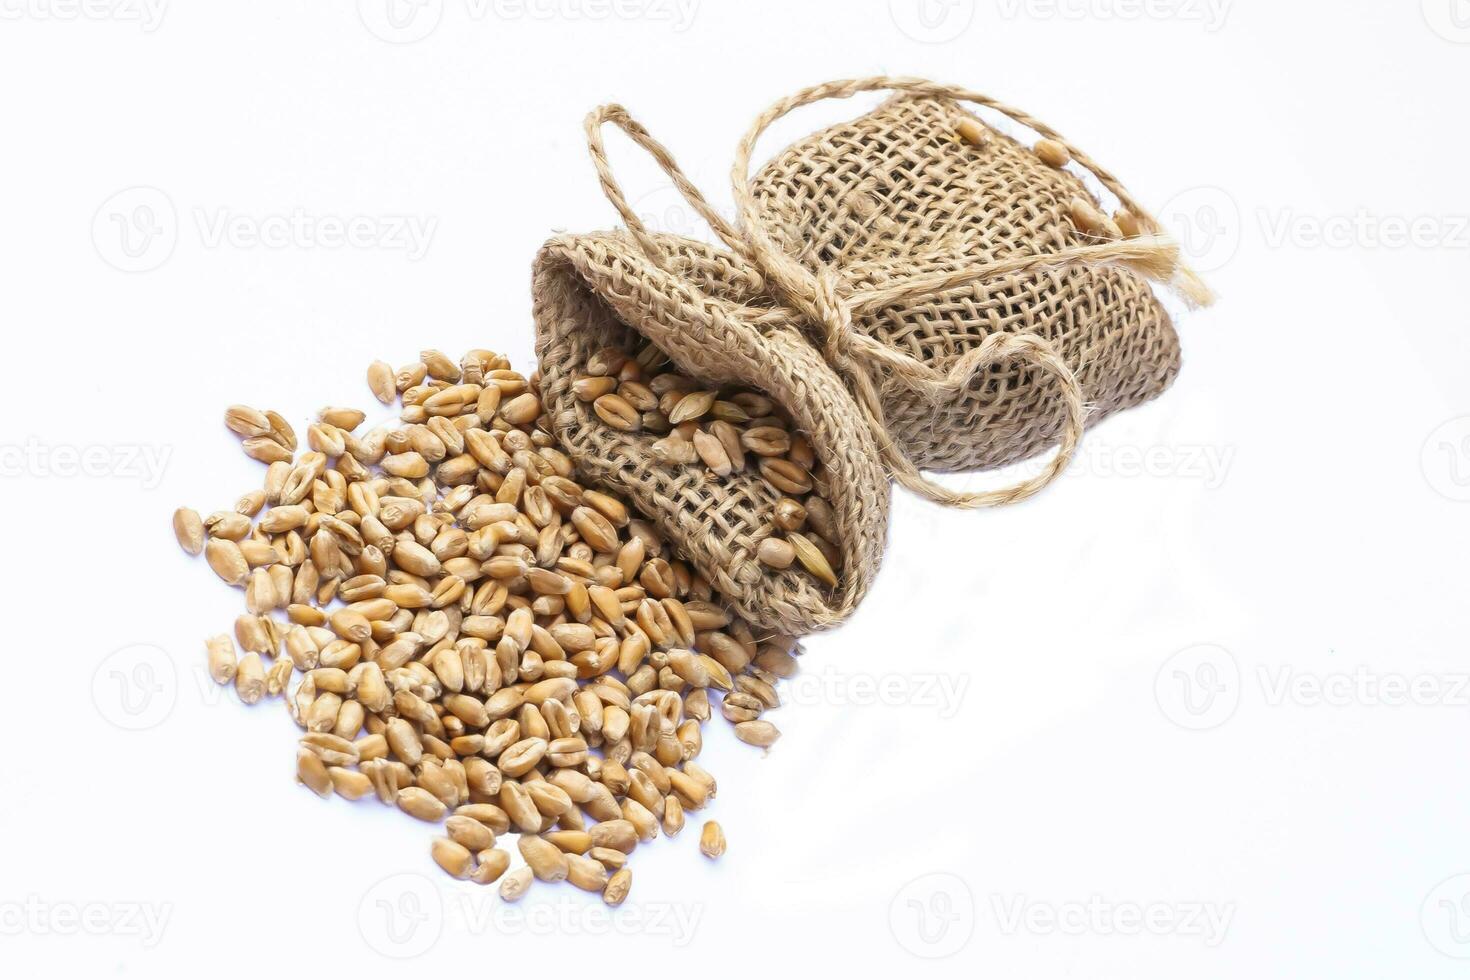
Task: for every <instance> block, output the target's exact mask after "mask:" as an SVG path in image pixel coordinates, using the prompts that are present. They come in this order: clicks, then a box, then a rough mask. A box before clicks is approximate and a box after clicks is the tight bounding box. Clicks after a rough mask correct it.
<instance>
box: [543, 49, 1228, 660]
mask: <svg viewBox="0 0 1470 980" xmlns="http://www.w3.org/2000/svg"><path fill="white" fill-rule="evenodd" d="M876 90H893V91H894V92H896V93H897V94H896V95H895V96H894V97H893V98H892V99H890V100H888V101H887V102H885V103H884V104H883V105H881V106H879V107H878V108H877V109H875V110H874V111H872V112H870V113H868V114H866V115H864V116H861V117H860V118H858V119H856V120H853V121H851V122H848V123H844V124H841V125H838V126H834V127H831V128H829V129H826V130H823V131H821V132H818V133H815V134H813V135H812V136H810V137H808V138H807V139H804V140H801V141H799V142H798V143H796V144H794V145H793V146H791V147H789V148H787V149H786V150H785V151H783V152H782V153H780V154H779V155H778V156H776V157H775V158H774V159H773V160H772V161H771V162H770V163H768V164H767V165H766V166H765V167H764V168H763V169H762V170H761V171H760V172H759V173H758V174H757V175H756V176H755V178H754V179H753V180H752V179H751V178H750V177H749V172H750V159H751V156H752V154H753V153H754V150H755V146H756V143H757V141H758V139H759V137H760V136H761V134H762V133H763V132H764V131H765V129H766V128H767V127H768V126H769V125H770V124H771V123H772V122H774V121H775V120H777V119H779V118H781V117H782V116H784V115H786V114H787V113H789V112H791V111H792V110H794V109H796V108H799V107H801V106H805V105H809V104H811V103H813V102H817V101H821V100H824V99H829V98H848V97H851V96H853V95H856V94H858V93H862V92H869V91H876ZM964 102H969V103H973V104H977V105H981V106H985V107H987V108H989V109H991V110H995V111H998V112H999V113H1001V114H1003V115H1005V116H1007V117H1009V118H1010V119H1011V120H1013V121H1014V122H1017V123H1019V124H1021V125H1022V126H1025V127H1027V128H1029V129H1030V130H1032V131H1034V132H1036V133H1038V134H1039V135H1040V136H1041V137H1043V138H1044V139H1046V140H1047V141H1048V143H1049V145H1048V147H1047V154H1048V156H1049V159H1046V160H1044V159H1043V158H1042V156H1041V155H1039V153H1038V152H1036V151H1033V150H1032V149H1031V148H1029V147H1027V146H1024V145H1022V144H1021V143H1019V142H1017V141H1016V140H1015V139H1013V138H1011V137H1010V136H1008V135H1006V134H1004V133H1001V132H1000V131H998V130H996V129H994V128H992V127H989V126H987V125H985V124H984V123H983V122H982V121H981V120H980V119H978V118H977V117H976V116H974V115H972V114H970V113H969V112H967V111H966V110H965V109H964V108H962V106H961V103H964ZM608 122H611V123H614V124H615V125H617V126H619V127H620V128H622V129H623V130H624V131H625V132H626V133H627V134H628V135H629V136H630V137H631V138H632V139H633V141H634V142H635V143H637V144H638V145H640V146H642V147H643V148H644V149H646V150H647V151H648V152H649V153H651V154H652V155H653V157H654V158H655V160H656V161H657V162H658V164H659V165H660V166H661V167H662V168H663V169H664V171H665V172H666V173H667V174H668V175H669V177H670V179H671V180H672V182H673V184H674V186H675V187H676V188H677V189H678V190H679V191H680V193H682V194H683V195H684V197H685V198H686V199H687V200H688V201H689V203H690V205H691V207H693V208H694V210H695V211H696V212H697V213H698V214H699V215H700V216H701V217H703V218H704V220H705V221H706V222H707V223H708V224H709V225H710V227H711V228H713V230H714V231H715V233H716V234H717V235H718V236H719V238H720V239H721V240H722V241H723V242H724V244H725V246H726V247H727V249H719V248H715V247H712V246H707V245H703V244H700V243H697V242H694V241H690V240H687V239H683V238H678V237H676V236H670V235H663V234H651V233H650V232H649V231H648V230H647V229H646V228H645V226H644V225H643V223H642V222H641V220H640V219H639V217H638V215H637V214H636V213H635V212H634V211H633V209H632V208H631V207H630V206H629V204H628V202H627V200H626V198H625V197H624V195H623V193H622V191H621V189H620V188H619V186H618V184H617V181H616V180H615V179H614V177H613V175H612V171H611V168H610V166H609V165H608V162H607V158H606V154H605V151H604V148H603V143H602V136H601V130H602V126H603V124H605V123H608ZM586 128H587V137H588V145H589V149H590V151H591V154H592V158H593V162H594V165H595V167H596V169H597V172H598V176H599V180H600V182H601V184H602V187H603V190H604V192H605V193H606V194H607V196H608V198H609V200H610V201H611V202H612V203H613V205H614V207H615V208H616V209H617V210H618V212H619V213H620V215H621V216H622V218H623V220H624V222H625V224H626V225H627V229H628V230H627V232H626V233H616V234H601V235H592V236H569V237H562V238H558V239H553V240H552V241H551V242H549V243H548V244H547V246H546V247H545V248H544V249H543V251H542V252H541V254H540V256H539V257H538V259H537V263H536V273H535V286H534V292H535V297H534V298H535V309H536V322H537V331H538V353H539V355H540V361H541V371H542V375H543V387H544V397H545V401H546V404H547V407H548V412H549V414H550V417H551V419H552V423H553V426H554V427H555V428H556V429H557V432H558V435H560V436H561V437H562V438H563V439H565V440H566V441H568V442H569V443H570V444H571V445H572V446H573V447H574V448H575V449H577V450H580V451H581V452H582V453H583V454H584V456H585V458H587V460H588V462H587V463H586V465H587V467H588V468H589V469H590V470H592V474H591V475H592V476H593V478H594V479H599V480H602V481H604V482H606V483H608V484H610V485H611V486H613V487H614V488H616V489H618V490H620V491H622V492H625V493H628V494H630V495H631V496H632V497H633V498H634V499H635V500H636V501H637V502H638V503H639V505H640V506H642V507H643V508H644V509H645V510H646V511H648V512H649V513H652V514H654V515H655V516H656V517H657V519H658V521H659V523H660V526H661V528H662V529H663V530H664V532H665V533H666V534H668V535H669V536H670V537H671V538H672V539H673V540H674V541H676V542H678V543H679V544H680V545H681V546H682V547H683V549H684V551H685V552H686V553H687V555H688V557H689V558H690V559H691V561H693V563H694V564H695V566H696V567H697V568H698V569H699V570H700V572H701V573H703V574H704V575H705V576H706V577H707V578H709V580H710V581H711V582H712V583H713V584H715V585H716V586H717V587H718V588H720V589H721V591H723V592H724V593H725V594H726V596H727V597H728V598H729V599H730V601H731V602H732V603H734V604H735V605H736V606H737V607H738V608H739V609H740V611H741V613H742V615H744V616H746V617H747V618H748V619H750V620H751V621H752V622H755V623H757V624H759V625H762V626H765V627H768V628H772V629H779V630H781V631H784V632H808V631H810V630H812V629H819V628H822V627H824V626H829V625H832V624H834V623H836V622H838V621H840V620H841V619H842V618H843V617H844V616H845V615H846V614H847V613H848V612H850V611H851V610H852V608H853V607H854V606H855V605H856V604H857V602H858V601H860V599H861V598H862V595H863V593H864V592H865V591H866V588H867V586H868V583H869V582H870V581H871V578H872V576H873V574H874V573H875V572H876V569H877V565H878V562H879V560H880V558H881V553H882V544H883V534H884V527H885V524H886V519H887V512H886V503H887V477H892V478H893V479H894V480H897V481H898V482H899V483H900V484H902V485H903V486H905V487H906V488H908V489H910V490H912V491H914V492H916V493H919V494H921V495H923V496H926V497H929V498H930V499H933V500H936V501H939V502H942V503H945V504H949V505H952V506H958V507H988V506H995V505H998V504H1006V503H1011V502H1014V501H1018V500H1022V499H1025V498H1026V497H1029V496H1031V495H1032V494H1034V493H1036V492H1037V491H1038V490H1040V489H1041V488H1042V487H1044V486H1046V485H1047V484H1048V483H1049V482H1050V481H1051V480H1053V479H1054V478H1055V477H1056V476H1057V475H1058V474H1059V473H1060V472H1061V470H1062V469H1063V468H1065V466H1066V465H1067V463H1068V462H1069V461H1070V459H1071V457H1072V455H1073V453H1074V451H1075V449H1076V446H1077V442H1078V439H1079V438H1080V436H1081V434H1082V431H1083V429H1084V428H1085V426H1087V425H1089V424H1092V423H1094V422H1096V421H1098V420H1099V419H1101V418H1103V417H1105V416H1107V415H1109V414H1111V413H1113V412H1115V411H1118V410H1120V409H1123V408H1127V407H1129V406H1132V405H1137V404H1140V403H1142V402H1145V401H1147V400H1149V399H1151V398H1153V397H1155V396H1157V395H1158V394H1159V393H1161V392H1162V391H1163V390H1164V389H1165V388H1166V387H1167V386H1168V385H1169V384H1170V382H1171V381H1172V380H1173V378H1174V376H1175V375H1176V373H1177V372H1178V368H1179V344H1178V338H1177V335H1176V334H1175V332H1174V328H1173V325H1172V323H1171V321H1170V318H1169V315H1168V314H1167V312H1166V311H1165V310H1164V308H1163V306H1162V305H1161V304H1160V302H1159V300H1158V298H1157V296H1156V295H1155V293H1154V291H1153V289H1152V288H1151V286H1150V283H1156V284H1162V285H1165V286H1167V287H1168V288H1169V289H1171V290H1173V291H1174V292H1176V293H1177V294H1178V295H1179V296H1181V297H1182V298H1183V299H1184V301H1185V302H1186V304H1188V305H1191V306H1196V305H1206V304H1208V303H1209V302H1210V301H1211V300H1212V297H1211V296H1210V294H1209V292H1208V290H1207V289H1205V287H1204V286H1203V284H1201V283H1200V281H1199V280H1198V278H1196V277H1195V276H1194V275H1193V274H1192V273H1191V272H1190V271H1189V270H1188V269H1186V268H1184V267H1183V265H1182V264H1181V263H1180V258H1179V251H1178V248H1177V246H1176V245H1175V244H1174V243H1173V242H1171V241H1169V240H1168V239H1167V238H1166V237H1164V236H1163V235H1162V234H1161V232H1160V228H1159V225H1158V223H1157V221H1156V220H1155V219H1154V218H1153V217H1152V216H1151V215H1149V214H1148V212H1146V211H1145V210H1144V209H1143V208H1142V207H1141V206H1139V204H1138V203H1137V201H1135V200H1134V199H1133V197H1132V196H1131V195H1129V193H1128V192H1127V190H1126V189H1125V188H1124V187H1123V186H1122V185H1121V184H1120V183H1119V182H1118V181H1117V180H1116V179H1115V178H1114V177H1113V176H1112V175H1111V174H1109V173H1108V172H1107V171H1105V170H1103V169H1102V168H1101V167H1100V166H1098V165H1097V164H1096V163H1095V162H1093V161H1092V160H1091V159H1090V158H1089V157H1087V156H1086V155H1085V154H1084V153H1082V152H1081V151H1080V150H1078V149H1077V148H1075V147H1074V146H1072V145H1071V144H1070V143H1067V142H1066V141H1065V140H1064V139H1062V137H1060V136H1059V135H1058V134H1057V133H1056V132H1055V131H1053V130H1052V129H1050V128H1049V127H1047V126H1045V125H1044V124H1042V123H1040V122H1039V121H1037V120H1035V119H1033V118H1031V117H1029V116H1027V115H1026V114H1024V113H1022V112H1020V111H1018V110H1015V109H1012V108H1009V107H1007V106H1005V105H1002V104H1000V103H998V102H997V101H995V100H994V99H991V98H989V97H987V96H984V95H981V94H979V93H975V92H970V91H967V90H965V89H960V88H955V87H952V86H946V85H939V84H936V83H933V82H928V81H924V80H920V79H905V78H867V79H857V80H847V81H838V82H831V83H827V84H824V85H818V86H814V87H812V88H809V89H806V90H803V91H801V92H798V93H796V94H794V95H792V96H790V97H788V98H786V99H783V100H781V101H780V102H778V103H776V104H775V105H773V106H772V107H771V108H770V109H768V110H766V112H764V113H762V114H761V115H760V116H759V117H758V118H757V119H756V120H755V122H754V123H753V125H752V126H751V128H750V130H749V131H748V132H747V134H746V136H745V137H744V139H743V140H742V141H741V143H740V146H739V148H738V150H737V153H736V157H735V163H734V167H733V172H732V180H733V193H734V199H735V204H736V210H737V214H738V227H736V226H734V225H732V224H731V223H729V222H727V221H726V220H725V219H724V218H723V217H722V216H721V215H719V214H718V213H717V212H716V211H715V210H714V209H713V208H712V207H711V206H710V205H709V203H708V202H707V201H706V200H705V198H704V197H703V196H702V195H701V194H700V192H699V191H698V189H697V188H695V187H694V186H693V185H692V184H691V183H690V182H689V181H688V179H687V178H686V177H685V176H684V174H683V173H682V172H681V171H680V169H679V168H678V166H677V165H676V164H675V163H674V161H673V159H672V158H671V157H670V155H669V153H668V151H667V150H666V149H665V148H664V147H663V146H662V145H660V144H659V143H658V142H657V141H655V140H654V139H653V138H652V137H651V136H649V134H648V133H647V131H646V130H644V129H643V127H641V126H640V125H639V124H638V123H636V122H635V121H634V120H632V119H631V118H630V117H629V116H628V114H627V112H626V110H624V109H622V108H621V107H620V106H604V107H602V108H601V109H599V110H597V111H596V112H594V113H592V114H591V115H590V116H589V117H588V119H587V127H586ZM1038 149H1040V147H1038ZM1083 173H1090V174H1091V175H1092V176H1093V177H1094V178H1095V179H1096V180H1097V181H1098V182H1099V184H1100V185H1101V186H1102V187H1103V188H1105V189H1106V191H1107V192H1108V193H1110V194H1111V195H1113V196H1114V197H1115V198H1116V199H1117V202H1118V207H1119V211H1118V212H1117V214H1116V215H1115V217H1114V218H1113V219H1109V218H1106V217H1104V216H1103V214H1102V213H1101V212H1100V211H1099V210H1098V207H1097V204H1096V201H1095V200H1094V198H1093V196H1092V194H1091V193H1090V192H1089V190H1088V189H1087V186H1086V184H1084V182H1083V180H1082V179H1081V174H1083ZM633 335H641V336H642V337H643V338H646V339H647V340H649V341H652V342H653V343H654V344H656V345H657V346H658V347H660V348H662V349H663V350H664V352H665V353H666V354H667V355H668V356H669V357H670V359H671V360H673V362H674V363H675V364H676V365H677V366H678V367H679V368H680V369H681V370H682V371H685V372H687V373H690V374H692V375H695V376H698V377H702V378H705V379H706V380H709V381H711V382H713V383H731V384H743V385H749V386H753V387H757V388H760V389H762V390H764V391H766V392H767V393H768V394H770V395H771V396H772V397H773V398H775V399H776V400H777V401H778V402H779V403H780V404H781V405H782V406H783V407H785V408H786V409H787V410H788V412H790V414H791V416H792V419H793V421H794V422H795V423H796V424H797V425H798V426H800V427H802V428H803V429H804V431H806V432H807V433H808V434H809V436H810V440H811V442H812V445H813V448H814V449H815V450H816V453H817V456H818V457H819V458H820V459H821V460H822V462H823V463H824V464H826V465H827V466H828V467H829V468H830V469H831V472H832V477H833V481H832V482H833V484H834V485H833V486H832V487H831V492H832V494H833V496H832V500H831V502H832V504H833V506H834V509H835V510H837V511H838V512H839V513H840V514H842V515H843V521H844V524H843V530H844V534H847V533H851V534H852V538H851V539H850V540H843V541H840V542H833V543H834V544H836V545H837V546H838V547H839V548H840V549H841V551H842V557H843V561H842V576H841V579H842V580H841V584H840V586H839V588H838V589H836V590H834V591H832V592H830V593H828V592H825V591H823V590H821V589H819V588H817V587H816V586H814V585H813V584H812V583H811V582H810V580H807V579H803V578H802V577H801V576H797V575H792V574H790V573H772V572H771V571H770V570H768V569H764V568H761V567H760V566H759V565H758V564H757V563H756V562H755V561H754V560H753V558H752V556H753V554H754V551H753V549H754V548H755V547H756V546H757V545H758V544H759V542H760V540H762V539H763V538H764V537H766V536H768V535H770V534H771V533H772V526H771V514H770V508H771V507H772V505H773V503H774V500H775V499H776V496H777V495H775V494H773V493H771V492H770V491H769V489H768V488H764V489H763V488H762V487H760V486H759V483H760V481H759V480H756V479H754V478H750V477H743V476H741V475H740V474H735V475H733V476H732V477H730V478H724V479H717V478H714V477H712V476H711V475H709V474H699V473H691V472H689V471H688V470H680V469H679V468H677V467H674V468H671V467H668V466H665V465H663V464H660V463H659V462H657V461H656V460H654V459H653V458H652V456H651V454H650V453H649V452H648V439H647V437H644V439H642V440H640V439H637V438H632V437H628V436H625V435H624V434H621V433H615V432H612V431H610V430H608V429H607V427H606V426H604V425H602V424H601V422H600V420H599V419H598V418H597V417H596V416H595V415H594V414H592V413H591V412H590V411H588V410H587V407H586V406H585V405H580V404H578V403H577V400H576V399H575V398H573V397H571V395H570V393H569V386H570V384H571V382H572V381H573V380H574V379H575V377H576V376H577V375H578V372H579V371H580V370H581V369H582V367H583V366H584V365H585V360H586V357H587V356H589V354H590V353H591V352H592V351H595V350H596V349H597V348H598V347H600V346H606V345H607V344H608V343H624V344H626V343H629V342H630V341H632V340H633V339H634V336H633ZM1054 445H1055V446H1056V447H1057V452H1056V454H1055V455H1054V456H1053V457H1052V458H1051V459H1050V460H1048V461H1047V463H1046V464H1045V465H1044V466H1043V467H1041V469H1040V471H1039V472H1038V473H1037V474H1036V475H1035V476H1032V477H1031V478H1029V479H1026V480H1023V481H1022V482H1019V483H1017V484H1015V485H1014V486H1009V487H1005V488H1001V489H997V490H987V491H982V492H976V493H961V492H956V491H952V490H950V489H948V488H946V487H943V486H941V485H939V484H937V483H935V482H933V481H931V480H929V479H927V478H926V477H925V476H924V475H923V473H922V472H921V470H923V469H930V470H940V471H959V470H974V469H986V468H993V467H997V466H1003V465H1006V464H1009V463H1013V462H1016V461H1018V460H1022V459H1026V458H1028V457H1031V456H1035V455H1037V454H1039V453H1042V452H1044V451H1046V450H1047V449H1048V448H1050V447H1051V446H1054Z"/></svg>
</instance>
